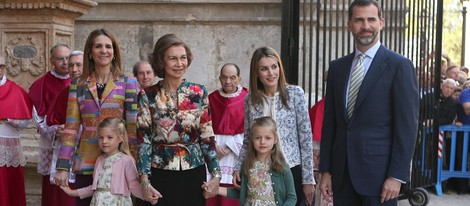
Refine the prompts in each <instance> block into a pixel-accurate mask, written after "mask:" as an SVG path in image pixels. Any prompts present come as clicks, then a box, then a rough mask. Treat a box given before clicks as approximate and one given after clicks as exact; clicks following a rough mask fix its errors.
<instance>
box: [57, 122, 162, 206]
mask: <svg viewBox="0 0 470 206" xmlns="http://www.w3.org/2000/svg"><path fill="white" fill-rule="evenodd" d="M98 135H99V136H98V145H99V147H100V149H101V152H102V154H101V155H100V156H99V157H98V159H97V160H96V163H95V169H94V171H93V184H92V185H90V186H88V187H84V188H80V189H77V190H72V189H70V188H69V187H61V188H62V189H63V190H64V192H66V193H67V194H68V195H70V196H74V197H80V199H83V198H87V197H90V196H93V197H92V200H91V204H90V206H95V205H96V206H98V205H121V206H126V205H129V206H131V205H132V200H131V196H130V195H131V193H132V194H133V195H134V196H136V197H138V198H141V199H143V195H142V192H143V191H142V187H141V184H140V183H139V176H138V174H137V169H136V166H135V161H134V159H133V158H132V156H131V154H130V152H129V145H128V140H127V132H126V127H125V124H124V121H123V120H121V119H120V118H114V117H109V118H106V119H104V120H103V121H102V122H101V123H100V124H99V127H98ZM157 201H158V199H153V200H152V201H151V202H152V204H156V203H157Z"/></svg>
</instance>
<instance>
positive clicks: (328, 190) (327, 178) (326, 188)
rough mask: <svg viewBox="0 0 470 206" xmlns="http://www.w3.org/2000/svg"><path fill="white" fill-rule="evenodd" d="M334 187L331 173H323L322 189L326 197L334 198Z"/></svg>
mask: <svg viewBox="0 0 470 206" xmlns="http://www.w3.org/2000/svg"><path fill="white" fill-rule="evenodd" d="M332 188H333V187H332V186H331V175H330V173H329V172H324V173H321V181H320V191H321V193H322V195H323V196H324V197H325V198H326V199H329V198H333V189H332Z"/></svg>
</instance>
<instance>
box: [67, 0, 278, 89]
mask: <svg viewBox="0 0 470 206" xmlns="http://www.w3.org/2000/svg"><path fill="white" fill-rule="evenodd" d="M96 2H98V5H97V6H95V7H93V8H92V9H91V10H90V11H89V12H88V13H87V14H85V15H83V16H81V17H80V18H78V19H77V20H76V22H75V41H74V42H75V44H74V47H75V48H77V49H81V50H82V49H83V46H84V44H85V42H86V38H87V36H88V34H89V33H90V32H91V31H92V30H94V29H97V28H105V29H107V30H109V31H110V32H111V33H113V34H114V35H115V36H116V38H117V39H118V40H119V43H120V46H121V50H122V51H121V54H122V59H123V64H124V65H123V66H124V68H125V71H126V73H127V74H129V75H131V68H132V66H133V64H134V63H135V62H137V61H139V60H141V59H144V58H145V57H146V56H147V54H148V53H150V52H151V51H152V50H153V46H154V44H155V42H156V41H157V40H158V38H159V37H161V36H162V35H164V34H167V33H175V34H177V35H179V36H180V37H181V38H182V39H183V40H184V41H186V43H187V44H189V46H190V48H191V50H192V52H193V55H194V60H193V63H192V64H191V66H190V67H189V70H188V73H187V74H186V78H187V79H188V80H189V81H194V82H197V83H202V84H204V85H206V87H207V88H208V90H209V91H213V90H215V89H217V88H218V87H219V86H220V83H219V82H218V73H219V69H220V67H221V66H222V65H223V64H224V63H226V62H233V63H236V64H238V65H239V66H240V68H241V70H242V72H241V73H242V74H241V75H242V78H243V81H242V84H243V85H244V86H247V85H248V76H249V64H250V59H251V55H252V53H253V51H254V50H255V49H256V48H258V47H260V46H271V47H273V48H275V49H276V50H278V51H279V50H280V45H281V13H282V12H281V5H282V0H242V1H234V0H182V1H158V0H135V1H124V0H97V1H96ZM130 2H132V3H130Z"/></svg>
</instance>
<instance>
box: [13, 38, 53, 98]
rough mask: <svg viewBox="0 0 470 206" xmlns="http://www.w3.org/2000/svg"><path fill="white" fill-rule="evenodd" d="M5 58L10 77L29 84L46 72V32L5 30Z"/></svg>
mask: <svg viewBox="0 0 470 206" xmlns="http://www.w3.org/2000/svg"><path fill="white" fill-rule="evenodd" d="M4 34H5V39H6V41H5V42H6V46H5V53H6V55H5V59H6V63H7V68H8V71H7V72H8V77H9V78H10V79H11V80H13V81H15V82H16V83H18V84H19V85H21V86H22V87H23V88H26V89H27V88H29V86H30V85H31V84H32V83H33V82H34V80H36V79H37V78H38V77H39V76H41V75H43V74H44V73H45V72H46V68H47V62H46V57H47V56H48V54H47V51H45V47H46V42H45V41H46V34H45V33H44V32H31V33H29V32H28V33H25V32H5V33H4Z"/></svg>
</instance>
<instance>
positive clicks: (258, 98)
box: [249, 47, 289, 108]
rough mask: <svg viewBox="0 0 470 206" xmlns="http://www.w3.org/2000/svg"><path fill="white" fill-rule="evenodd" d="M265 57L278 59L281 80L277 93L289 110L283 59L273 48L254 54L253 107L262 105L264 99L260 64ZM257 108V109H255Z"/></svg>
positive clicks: (252, 62) (256, 51) (262, 48)
mask: <svg viewBox="0 0 470 206" xmlns="http://www.w3.org/2000/svg"><path fill="white" fill-rule="evenodd" d="M263 57H271V58H274V59H276V61H277V64H278V67H279V80H278V82H277V91H278V92H279V97H280V98H281V103H282V105H283V106H285V107H287V108H289V105H288V104H287V81H286V77H285V75H284V67H283V66H282V61H281V57H280V56H279V54H278V53H277V52H276V50H274V49H273V48H271V47H260V48H258V49H256V50H255V52H253V56H252V57H251V64H250V83H249V84H250V85H249V86H250V88H249V90H250V93H251V94H250V103H251V105H253V106H256V105H261V104H262V102H263V99H264V98H265V97H264V85H263V83H261V81H260V80H259V77H258V70H259V66H258V62H259V60H260V59H261V58H263ZM255 108H257V107H255Z"/></svg>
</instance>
